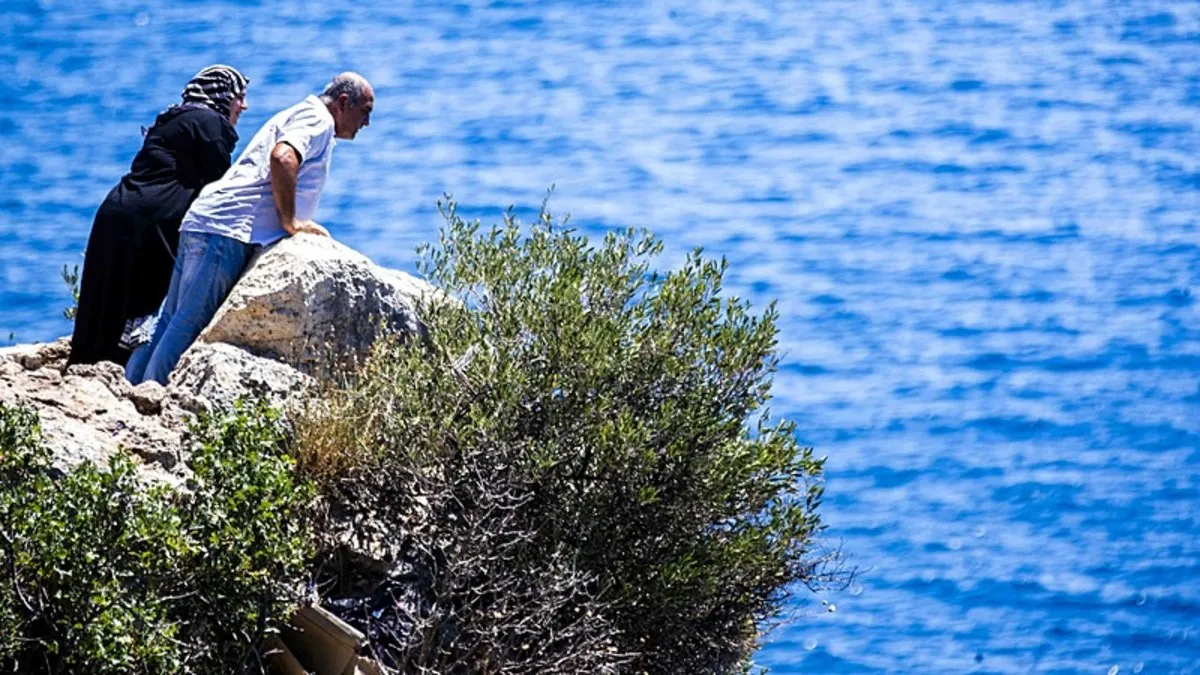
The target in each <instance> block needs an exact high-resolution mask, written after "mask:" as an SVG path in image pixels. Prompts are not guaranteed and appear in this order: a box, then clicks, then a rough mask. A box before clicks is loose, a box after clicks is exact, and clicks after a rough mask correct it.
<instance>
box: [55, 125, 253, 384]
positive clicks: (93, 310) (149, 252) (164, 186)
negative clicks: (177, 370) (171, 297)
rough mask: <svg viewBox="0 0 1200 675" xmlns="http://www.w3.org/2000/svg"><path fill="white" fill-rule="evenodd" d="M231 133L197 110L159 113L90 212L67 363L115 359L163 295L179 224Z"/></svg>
mask: <svg viewBox="0 0 1200 675" xmlns="http://www.w3.org/2000/svg"><path fill="white" fill-rule="evenodd" d="M237 138H238V136H237V132H236V131H234V129H233V125H232V124H230V123H229V120H228V119H227V118H226V117H224V116H223V115H221V114H220V113H218V112H216V111H215V110H212V109H210V108H207V107H205V106H201V105H184V106H178V107H174V108H170V109H168V110H166V111H164V112H163V113H162V114H161V115H159V117H158V119H157V120H155V123H154V126H153V127H152V128H151V129H150V130H149V131H148V132H147V133H146V140H145V142H144V143H143V144H142V149H141V150H140V151H139V152H138V154H137V157H135V158H134V159H133V166H132V167H131V168H130V171H129V173H128V174H126V175H125V177H124V178H122V179H121V182H120V183H119V184H118V185H117V186H116V187H115V188H113V189H112V191H111V192H109V193H108V197H107V198H105V200H104V203H103V204H101V205H100V209H99V211H97V212H96V220H95V222H94V223H93V224H92V233H91V236H89V237H88V243H87V251H86V252H85V254H84V259H83V278H82V279H81V280H80V285H79V309H78V310H77V312H76V314H75V332H74V335H73V336H72V337H71V357H70V360H69V363H72V364H73V363H95V362H97V361H116V362H117V363H124V362H125V360H126V359H127V358H128V357H129V354H128V352H126V351H125V350H124V349H123V348H121V347H120V345H119V342H120V340H121V334H122V332H123V331H124V328H125V322H126V321H127V320H129V319H134V318H137V317H141V316H145V315H147V314H150V313H152V312H154V311H155V310H157V309H158V306H159V305H160V304H161V303H162V300H163V298H164V297H166V295H167V286H168V284H169V283H170V281H171V270H172V268H173V267H174V263H175V258H174V256H175V250H176V248H177V247H178V245H179V223H180V222H181V221H182V220H183V215H184V214H185V213H186V212H187V210H188V207H189V206H191V204H192V200H194V199H195V198H196V196H197V195H199V194H200V188H202V187H204V186H205V185H207V184H208V183H211V182H212V181H214V180H216V179H218V178H220V177H221V176H222V175H223V174H224V173H225V171H226V170H227V169H228V168H229V164H230V155H231V153H232V152H233V147H234V146H235V145H236V144H237Z"/></svg>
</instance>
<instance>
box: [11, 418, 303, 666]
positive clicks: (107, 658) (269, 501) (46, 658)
mask: <svg viewBox="0 0 1200 675" xmlns="http://www.w3.org/2000/svg"><path fill="white" fill-rule="evenodd" d="M194 431H195V434H196V437H197V443H196V446H195V449H194V452H193V456H192V468H193V470H194V477H193V479H192V480H191V481H190V482H189V484H188V486H187V488H188V489H187V490H186V491H183V492H175V491H172V490H170V489H169V488H167V487H165V486H148V485H146V484H145V483H144V482H143V481H142V480H141V479H140V478H139V476H138V472H137V468H136V466H135V465H134V464H133V463H132V461H131V460H130V459H129V458H128V457H126V456H124V455H122V454H118V455H117V456H115V457H114V458H113V459H112V460H111V461H110V462H109V464H108V466H107V467H103V468H101V467H96V466H93V465H91V464H87V463H85V464H83V465H81V466H79V467H77V468H75V469H73V470H71V471H70V472H69V473H67V474H65V475H62V474H60V473H59V472H57V471H55V470H54V469H53V468H52V467H51V465H50V455H49V452H48V451H47V449H46V448H44V447H43V446H42V445H41V444H40V442H39V439H38V426H37V419H36V416H35V415H33V414H32V413H29V412H27V411H24V410H21V409H17V408H9V407H5V406H3V405H0V665H3V666H4V667H5V668H6V669H8V670H15V671H16V672H22V673H34V672H47V673H67V672H69V673H83V672H86V673H179V672H194V673H213V672H239V671H241V670H243V669H246V668H253V667H256V666H257V665H258V650H257V646H258V643H259V641H260V639H261V638H262V637H263V635H264V634H266V633H267V632H268V631H270V630H271V629H272V627H273V626H274V625H275V624H276V623H277V622H278V621H279V620H280V619H281V618H282V617H283V616H284V615H285V613H286V612H287V610H288V608H289V605H290V604H291V600H292V598H293V596H294V594H295V592H296V589H297V588H299V587H300V584H301V583H302V582H303V580H304V579H306V577H305V576H304V574H305V562H306V561H307V557H308V546H309V544H308V537H307V535H306V532H305V529H304V528H305V527H306V526H307V521H306V520H305V518H304V515H305V514H304V509H305V508H307V504H308V502H309V499H310V495H311V490H310V488H308V487H307V486H306V485H304V484H300V483H297V482H296V481H295V480H294V478H293V473H292V468H291V463H290V460H288V459H287V458H286V457H285V456H283V455H282V454H281V453H280V447H281V445H280V444H281V442H282V439H283V436H282V434H281V430H280V427H279V425H278V420H277V417H276V416H275V415H274V413H272V412H271V411H270V410H269V409H267V408H265V407H261V406H260V407H258V408H251V409H242V408H240V407H239V409H238V410H237V411H236V412H235V413H234V414H232V415H231V416H229V417H226V418H221V419H216V418H210V419H206V420H202V422H201V423H200V424H199V425H197V427H196V428H195V429H194Z"/></svg>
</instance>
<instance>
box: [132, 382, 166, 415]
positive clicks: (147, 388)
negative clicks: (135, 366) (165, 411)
mask: <svg viewBox="0 0 1200 675" xmlns="http://www.w3.org/2000/svg"><path fill="white" fill-rule="evenodd" d="M166 397H167V390H166V389H164V388H163V386H162V385H161V384H159V383H157V382H155V381H154V380H147V381H145V382H143V383H141V384H139V385H138V386H136V387H133V389H132V390H131V391H130V392H129V400H130V401H133V405H134V407H135V408H137V411H138V412H140V413H142V414H143V415H157V414H159V413H160V412H162V404H163V399H165V398H166Z"/></svg>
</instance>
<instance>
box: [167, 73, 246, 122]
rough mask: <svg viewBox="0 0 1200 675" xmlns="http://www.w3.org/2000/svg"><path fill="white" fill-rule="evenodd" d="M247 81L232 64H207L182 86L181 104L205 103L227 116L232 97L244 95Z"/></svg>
mask: <svg viewBox="0 0 1200 675" xmlns="http://www.w3.org/2000/svg"><path fill="white" fill-rule="evenodd" d="M249 83H250V80H248V79H246V76H245V75H242V74H241V73H239V72H238V71H237V69H236V68H233V67H232V66H225V65H221V64H217V65H215V66H209V67H207V68H205V69H204V70H201V71H200V72H198V73H196V76H195V77H193V78H192V80H191V81H190V82H188V83H187V86H186V87H184V88H183V94H182V97H183V104H184V105H187V104H189V103H198V104H200V105H205V106H208V107H209V108H212V109H213V110H216V111H217V112H219V113H221V114H222V115H224V116H226V117H228V116H229V106H230V105H231V104H232V102H233V99H235V98H241V97H242V96H245V95H246V85H247V84H249Z"/></svg>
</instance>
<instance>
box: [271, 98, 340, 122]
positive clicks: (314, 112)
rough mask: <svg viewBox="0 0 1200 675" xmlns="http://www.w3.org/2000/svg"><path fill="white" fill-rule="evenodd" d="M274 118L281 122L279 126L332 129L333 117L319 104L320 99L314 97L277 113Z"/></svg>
mask: <svg viewBox="0 0 1200 675" xmlns="http://www.w3.org/2000/svg"><path fill="white" fill-rule="evenodd" d="M276 117H277V118H278V119H279V120H280V122H281V124H280V126H285V125H291V124H300V125H305V126H312V127H318V128H324V127H326V126H328V127H329V128H330V129H333V116H332V115H330V114H329V110H327V109H326V108H325V105H324V104H323V103H321V99H319V98H317V97H316V96H309V97H308V98H306V99H304V100H303V101H300V102H299V103H297V104H295V105H293V106H292V107H290V108H288V109H286V110H284V111H283V112H281V113H279V115H277V116H276Z"/></svg>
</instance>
